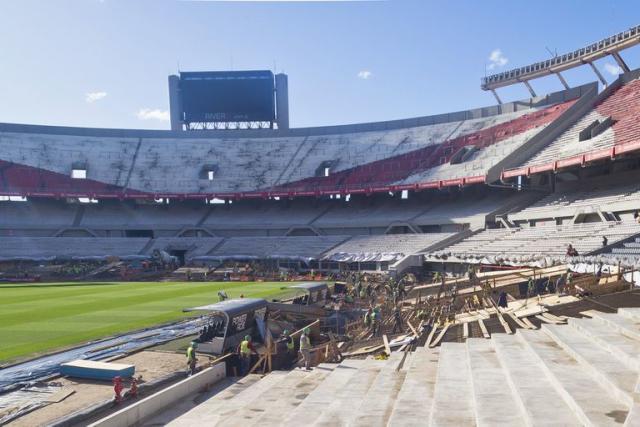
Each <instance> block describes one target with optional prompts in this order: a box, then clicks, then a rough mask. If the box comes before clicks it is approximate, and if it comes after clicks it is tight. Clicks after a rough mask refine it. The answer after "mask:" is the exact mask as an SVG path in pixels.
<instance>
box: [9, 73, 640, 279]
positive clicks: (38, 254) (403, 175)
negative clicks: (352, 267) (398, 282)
mask: <svg viewBox="0 0 640 427" xmlns="http://www.w3.org/2000/svg"><path fill="white" fill-rule="evenodd" d="M638 75H639V72H637V71H633V72H629V73H626V74H624V75H622V76H621V77H620V78H619V79H618V80H617V81H616V82H615V83H614V84H612V85H610V86H609V87H608V88H606V89H605V90H604V91H602V92H601V93H598V88H597V85H596V84H595V83H594V84H588V85H585V86H580V87H577V88H573V89H569V90H565V91H562V92H557V93H552V94H550V95H547V96H545V97H539V98H531V99H528V100H524V101H520V102H514V103H510V104H500V105H497V106H493V107H487V108H483V109H476V110H469V111H463V112H457V113H450V114H443V115H439V116H429V117H421V118H416V119H409V120H400V121H391V122H378V123H368V124H360V125H347V126H335V127H325V128H305V129H280V130H272V129H259V130H249V131H246V130H245V131H238V130H236V131H224V130H215V131H192V132H173V131H140V130H109V129H84V128H60V127H48V126H33V125H16V124H0V148H1V151H0V152H1V153H2V154H1V155H0V156H1V158H0V194H1V195H2V197H3V199H4V201H3V202H0V235H2V236H4V238H3V244H2V246H0V258H1V259H4V260H16V259H34V260H42V259H51V258H52V257H61V258H65V257H66V258H82V257H87V258H96V257H98V258H99V257H108V256H117V257H124V258H126V257H133V258H139V257H147V256H150V255H151V254H152V253H153V252H154V251H155V250H166V251H169V252H180V253H182V254H183V255H184V259H185V261H186V262H213V261H218V262H219V261H221V260H228V259H234V260H260V259H272V260H295V261H300V262H304V263H305V265H307V266H312V267H313V268H316V269H325V270H326V269H335V268H337V266H338V263H343V264H358V265H359V268H360V267H362V268H365V269H375V270H387V269H389V270H391V271H392V272H398V271H399V270H400V269H404V268H407V267H410V266H420V265H422V262H423V257H424V256H426V258H427V260H431V261H435V262H441V261H442V260H444V259H448V260H449V261H456V262H458V261H463V262H465V260H466V262H476V261H477V260H482V259H485V257H487V256H490V257H492V258H491V260H492V261H494V262H495V261H497V262H505V261H508V262H515V263H522V262H527V261H534V260H539V259H541V258H550V257H551V258H553V257H563V255H564V253H565V249H566V246H567V245H569V244H573V245H574V246H575V247H576V249H577V250H578V252H579V253H580V255H589V254H592V253H597V252H602V244H601V242H602V238H603V237H606V238H607V245H606V246H610V248H609V249H616V250H615V251H613V250H612V251H610V252H611V253H617V254H620V253H630V252H632V251H625V249H624V248H626V247H623V245H624V244H625V243H626V242H628V241H631V240H633V237H634V236H635V235H636V234H640V226H639V225H637V224H636V222H635V219H634V217H633V216H632V214H633V212H634V211H635V210H636V209H638V208H640V206H639V205H638V202H639V201H640V197H636V196H637V194H638V193H637V191H638V190H637V188H635V187H634V186H630V185H629V184H628V183H627V184H625V185H620V182H619V181H620V180H621V179H622V180H624V179H627V178H624V177H623V178H617V177H619V176H621V173H622V172H625V173H627V175H629V176H631V177H632V179H635V178H636V176H637V175H636V174H635V172H634V169H635V167H636V166H635V165H636V164H637V160H636V157H635V156H634V153H635V151H636V150H637V149H639V148H640V145H638V144H637V139H638V136H639V134H640V128H639V127H638V126H637V121H636V120H635V119H634V117H635V112H636V111H637V109H638V108H640V91H639V90H638V88H639V87H640V86H639V84H638V82H639V81H640V80H638ZM613 160H615V162H613ZM605 174H606V175H607V178H606V179H604V178H602V176H603V175H605ZM576 189H579V190H580V191H576ZM613 201H615V203H612V202H613ZM541 225H544V227H540V226H541ZM536 226H537V227H536ZM409 235H411V236H409ZM632 243H633V242H632ZM616 245H617V246H618V248H614V247H613V246H616ZM627 249H628V248H627ZM620 251H622V252H620ZM507 254H508V255H509V257H506V256H505V255H507ZM323 262H324V263H323ZM365 262H366V263H367V265H366V266H363V265H361V263H365ZM551 262H553V261H551Z"/></svg>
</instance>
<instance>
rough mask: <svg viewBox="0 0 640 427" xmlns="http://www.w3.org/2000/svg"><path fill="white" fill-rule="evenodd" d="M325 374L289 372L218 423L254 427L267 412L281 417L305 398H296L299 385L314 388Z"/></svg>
mask: <svg viewBox="0 0 640 427" xmlns="http://www.w3.org/2000/svg"><path fill="white" fill-rule="evenodd" d="M327 374H328V371H325V370H316V369H314V370H313V371H306V370H304V369H294V370H292V371H289V372H288V373H287V374H286V375H285V376H284V378H283V379H282V380H281V381H277V382H276V383H275V384H273V385H272V386H271V387H270V388H269V389H268V390H265V391H264V392H263V393H260V394H259V395H258V396H256V397H255V398H254V399H251V400H249V401H247V402H246V403H245V404H243V405H241V406H240V407H239V408H236V409H235V410H233V411H225V412H224V413H223V415H222V416H221V418H220V420H219V421H218V423H219V424H221V425H224V426H227V427H236V426H237V427H241V426H248V425H254V424H256V423H258V422H259V419H260V418H261V417H262V416H263V415H265V413H266V412H267V411H268V412H270V413H272V414H273V413H274V412H275V413H276V415H278V416H281V415H282V414H284V413H286V411H290V410H291V409H292V408H294V407H295V406H297V405H298V404H300V401H301V400H302V398H304V397H306V394H304V396H303V397H302V398H301V399H297V398H296V395H297V393H296V392H295V391H296V390H297V389H298V386H299V385H300V384H303V386H306V387H312V388H315V387H316V386H317V384H318V383H319V382H320V381H321V380H322V379H324V377H325V376H326V375H327ZM307 384H308V386H307ZM292 401H293V402H292ZM283 408H286V409H283ZM280 421H281V420H280Z"/></svg>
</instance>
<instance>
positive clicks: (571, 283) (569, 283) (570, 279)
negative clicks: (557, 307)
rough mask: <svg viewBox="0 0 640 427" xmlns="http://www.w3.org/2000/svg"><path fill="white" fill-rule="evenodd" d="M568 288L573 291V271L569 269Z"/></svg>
mask: <svg viewBox="0 0 640 427" xmlns="http://www.w3.org/2000/svg"><path fill="white" fill-rule="evenodd" d="M566 283H567V290H568V291H569V292H572V291H573V272H572V271H571V270H569V269H567V282H566Z"/></svg>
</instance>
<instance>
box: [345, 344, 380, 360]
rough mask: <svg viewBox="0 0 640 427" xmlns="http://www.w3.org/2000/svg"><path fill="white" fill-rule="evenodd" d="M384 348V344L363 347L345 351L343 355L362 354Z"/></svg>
mask: <svg viewBox="0 0 640 427" xmlns="http://www.w3.org/2000/svg"><path fill="white" fill-rule="evenodd" d="M383 348H384V344H380V345H375V346H370V347H364V348H361V349H360V350H356V351H352V352H351V353H343V354H342V356H343V357H349V356H361V355H363V354H369V353H374V352H376V351H379V350H382V349H383Z"/></svg>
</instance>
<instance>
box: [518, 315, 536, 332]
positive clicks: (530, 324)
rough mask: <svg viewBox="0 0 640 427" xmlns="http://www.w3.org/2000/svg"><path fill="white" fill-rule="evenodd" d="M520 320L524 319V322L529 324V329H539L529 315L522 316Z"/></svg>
mask: <svg viewBox="0 0 640 427" xmlns="http://www.w3.org/2000/svg"><path fill="white" fill-rule="evenodd" d="M520 320H521V321H522V323H524V324H525V325H527V328H529V329H538V328H536V325H534V324H533V323H531V320H529V318H528V317H521V318H520Z"/></svg>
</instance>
